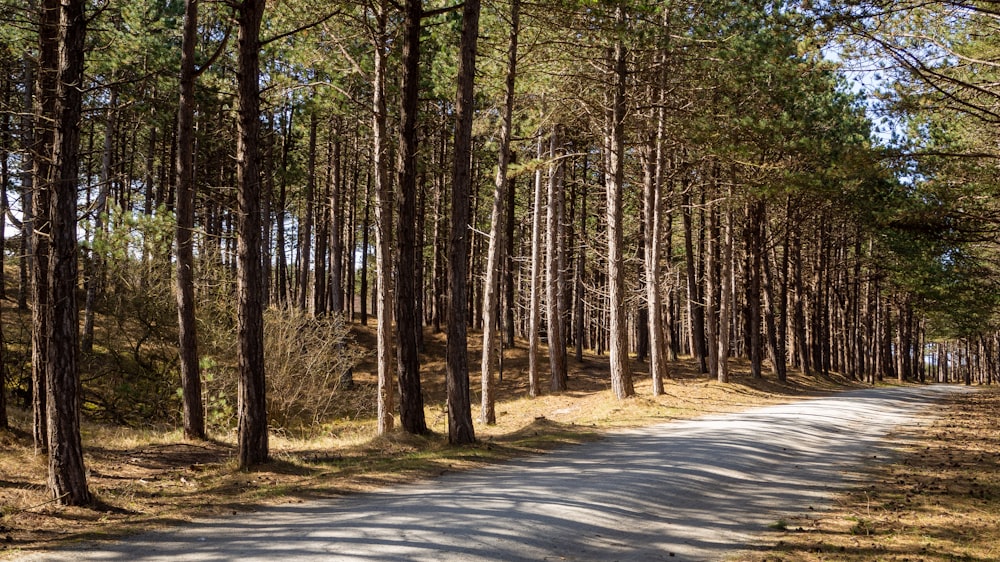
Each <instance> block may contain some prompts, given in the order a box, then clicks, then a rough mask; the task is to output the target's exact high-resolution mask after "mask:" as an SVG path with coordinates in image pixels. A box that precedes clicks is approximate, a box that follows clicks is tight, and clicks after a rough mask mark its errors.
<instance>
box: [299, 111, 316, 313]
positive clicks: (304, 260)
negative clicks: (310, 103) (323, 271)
mask: <svg viewBox="0 0 1000 562" xmlns="http://www.w3.org/2000/svg"><path fill="white" fill-rule="evenodd" d="M318 123H319V119H318V118H317V116H316V112H312V115H311V116H310V119H309V148H308V154H309V156H308V159H307V161H306V192H305V199H306V201H305V203H306V208H305V211H304V212H303V214H302V218H301V225H302V228H301V230H300V231H299V288H298V294H297V296H298V307H299V310H301V311H306V310H307V306H306V304H307V303H308V295H309V277H310V273H311V272H312V235H313V233H312V228H313V206H314V202H315V193H316V128H317V126H318Z"/></svg>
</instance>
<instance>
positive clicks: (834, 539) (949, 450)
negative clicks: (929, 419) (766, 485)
mask: <svg viewBox="0 0 1000 562" xmlns="http://www.w3.org/2000/svg"><path fill="white" fill-rule="evenodd" d="M997 412H1000V389H995V388H990V389H986V390H981V391H980V392H976V393H972V394H965V395H957V396H953V397H952V398H951V399H950V400H949V402H948V404H946V407H945V409H944V411H943V412H942V413H943V415H942V416H941V417H940V418H939V419H938V420H937V421H935V422H934V424H933V425H932V426H931V428H930V430H929V431H922V432H921V433H919V434H917V433H916V432H907V433H903V434H900V435H897V436H896V437H897V438H898V440H899V441H900V446H901V450H900V453H899V455H898V457H897V458H896V459H895V461H894V462H893V463H892V464H887V465H879V466H876V467H873V468H871V469H870V470H869V471H868V472H867V473H866V474H865V476H864V479H863V482H864V484H863V485H859V486H858V487H857V488H855V489H853V490H851V491H849V492H848V493H846V494H843V495H841V496H840V497H839V498H838V499H837V501H836V504H835V506H834V507H833V509H832V510H830V511H823V512H817V513H815V514H813V515H812V516H810V517H803V518H800V519H796V520H788V521H786V522H785V525H784V529H777V531H778V532H775V533H774V534H773V535H771V536H768V537H765V538H764V542H763V544H762V545H761V546H760V547H759V548H758V549H757V552H754V553H745V554H743V555H740V556H738V557H736V558H735V559H737V560H745V561H752V562H765V561H768V562H777V561H786V562H792V561H795V562H814V561H820V560H838V561H871V560H880V561H898V562H918V561H922V562H932V561H958V560H962V561H969V562H972V561H984V562H985V561H989V560H993V561H995V560H1000V436H998V434H997V430H996V419H997V418H996V414H997Z"/></svg>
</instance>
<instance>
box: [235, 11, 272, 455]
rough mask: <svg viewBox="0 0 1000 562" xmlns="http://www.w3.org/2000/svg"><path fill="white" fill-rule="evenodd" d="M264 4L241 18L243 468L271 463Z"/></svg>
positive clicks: (239, 230) (239, 198)
mask: <svg viewBox="0 0 1000 562" xmlns="http://www.w3.org/2000/svg"><path fill="white" fill-rule="evenodd" d="M263 14H264V0H243V2H242V3H241V4H240V7H239V10H238V14H237V19H238V24H239V48H238V50H237V69H236V76H237V115H238V117H237V124H236V125H237V126H236V129H237V134H238V139H237V145H236V176H237V179H236V184H237V185H236V199H237V206H238V212H237V236H238V239H237V250H236V251H237V253H238V258H237V267H238V271H237V279H238V282H237V302H238V308H237V331H238V336H237V337H238V339H239V342H238V351H237V368H238V371H239V412H238V417H239V426H238V427H239V452H238V458H239V466H240V468H241V469H247V468H249V467H251V466H254V465H257V464H261V463H264V462H266V461H267V459H268V439H267V401H266V397H265V390H266V389H265V382H264V317H263V306H262V304H261V301H262V299H263V290H262V288H261V261H260V246H261V243H260V242H261V230H260V225H261V216H260V214H261V213H260V169H259V162H260V158H259V150H258V142H259V141H258V138H259V129H260V89H259V88H260V86H259V84H260V81H259V72H260V24H261V18H262V16H263Z"/></svg>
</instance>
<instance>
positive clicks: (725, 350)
mask: <svg viewBox="0 0 1000 562" xmlns="http://www.w3.org/2000/svg"><path fill="white" fill-rule="evenodd" d="M727 195H728V197H727V199H728V198H731V197H732V194H727ZM721 214H722V216H723V222H724V224H723V226H722V232H721V233H720V236H721V240H720V243H721V248H720V252H719V253H720V257H719V259H720V261H721V262H722V263H721V265H722V271H721V274H720V278H721V280H722V281H721V285H722V286H721V287H720V288H721V291H720V295H719V346H718V354H719V355H718V357H717V360H716V361H717V363H718V366H719V382H729V347H730V346H729V326H730V318H731V317H732V308H733V300H734V299H733V216H732V215H733V212H732V211H731V210H729V209H724V210H723V211H722V213H721Z"/></svg>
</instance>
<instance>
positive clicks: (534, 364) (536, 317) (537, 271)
mask: <svg viewBox="0 0 1000 562" xmlns="http://www.w3.org/2000/svg"><path fill="white" fill-rule="evenodd" d="M537 135H538V139H537V149H536V151H535V154H536V158H537V159H538V160H541V159H542V132H541V130H539V131H538V133H537ZM534 199H535V202H534V205H533V206H532V213H533V215H532V219H531V298H530V299H529V302H528V396H538V390H539V388H538V378H539V373H538V371H539V365H538V362H539V359H538V347H539V344H540V342H539V340H540V339H541V338H540V335H539V334H540V331H541V328H542V326H541V324H542V322H541V320H542V305H541V302H540V301H541V298H542V280H541V278H542V213H543V210H542V169H541V167H538V168H537V169H536V170H535V197H534ZM552 380H553V381H555V380H556V379H554V378H553V379H552ZM559 390H565V389H562V388H561V389H559Z"/></svg>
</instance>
